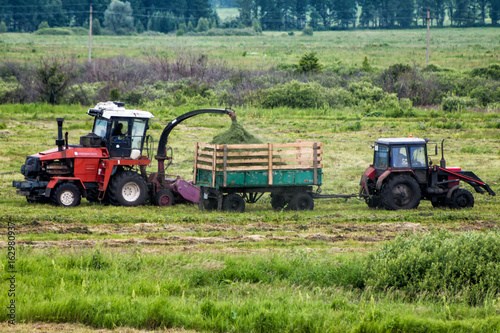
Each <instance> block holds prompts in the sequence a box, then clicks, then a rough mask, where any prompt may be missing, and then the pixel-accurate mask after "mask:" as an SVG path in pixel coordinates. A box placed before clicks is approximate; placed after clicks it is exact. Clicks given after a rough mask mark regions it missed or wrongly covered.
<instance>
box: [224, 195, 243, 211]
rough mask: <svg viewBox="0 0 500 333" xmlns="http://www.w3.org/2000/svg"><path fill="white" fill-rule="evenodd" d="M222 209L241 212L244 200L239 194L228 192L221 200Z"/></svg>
mask: <svg viewBox="0 0 500 333" xmlns="http://www.w3.org/2000/svg"><path fill="white" fill-rule="evenodd" d="M222 209H223V210H225V211H228V212H236V213H243V212H244V211H245V200H243V198H242V197H241V196H240V195H239V194H236V193H232V194H229V195H228V196H226V197H225V198H224V201H223V202H222Z"/></svg>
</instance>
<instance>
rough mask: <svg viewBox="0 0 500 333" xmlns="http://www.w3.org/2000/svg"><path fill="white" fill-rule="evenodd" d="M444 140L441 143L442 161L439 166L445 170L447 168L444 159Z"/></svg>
mask: <svg viewBox="0 0 500 333" xmlns="http://www.w3.org/2000/svg"><path fill="white" fill-rule="evenodd" d="M443 147H444V139H443V141H441V161H439V166H440V167H441V168H443V169H445V168H446V161H445V159H444V148H443Z"/></svg>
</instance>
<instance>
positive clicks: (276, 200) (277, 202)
mask: <svg viewBox="0 0 500 333" xmlns="http://www.w3.org/2000/svg"><path fill="white" fill-rule="evenodd" d="M287 204H288V202H287V201H286V198H285V196H284V195H282V194H279V193H272V194H271V206H272V207H273V209H274V210H282V209H283V208H285V207H286V205H287Z"/></svg>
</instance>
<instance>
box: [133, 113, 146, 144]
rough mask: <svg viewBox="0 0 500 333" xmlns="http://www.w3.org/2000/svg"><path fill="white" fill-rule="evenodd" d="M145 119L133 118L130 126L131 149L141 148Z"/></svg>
mask: <svg viewBox="0 0 500 333" xmlns="http://www.w3.org/2000/svg"><path fill="white" fill-rule="evenodd" d="M146 122H147V120H144V119H135V121H134V125H133V127H132V149H140V150H141V149H142V140H143V138H144V130H145V129H146Z"/></svg>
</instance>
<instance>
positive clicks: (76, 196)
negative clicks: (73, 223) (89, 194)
mask: <svg viewBox="0 0 500 333" xmlns="http://www.w3.org/2000/svg"><path fill="white" fill-rule="evenodd" d="M81 197H82V194H81V193H80V190H79V189H78V187H76V185H75V184H71V183H65V184H61V185H59V186H58V187H57V188H56V190H55V191H54V193H53V194H52V196H51V198H50V201H51V202H52V204H53V205H54V206H63V207H75V206H78V205H79V204H80V200H81Z"/></svg>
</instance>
